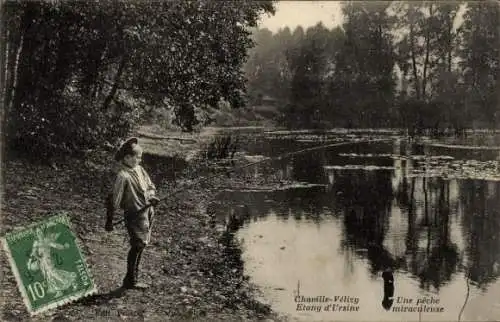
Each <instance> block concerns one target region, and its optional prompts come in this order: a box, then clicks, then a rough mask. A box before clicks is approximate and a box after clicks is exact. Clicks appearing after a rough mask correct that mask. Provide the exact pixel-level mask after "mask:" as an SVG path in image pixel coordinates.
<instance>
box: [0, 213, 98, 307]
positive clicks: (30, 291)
mask: <svg viewBox="0 0 500 322" xmlns="http://www.w3.org/2000/svg"><path fill="white" fill-rule="evenodd" d="M70 226H71V225H70V221H69V218H68V217H67V216H66V214H62V215H56V216H52V217H50V218H48V219H47V220H45V221H42V222H39V223H35V224H33V225H30V226H28V227H26V228H24V229H22V230H19V231H14V232H11V233H8V234H7V235H6V236H5V237H3V238H2V244H3V247H4V249H5V251H6V252H7V255H8V258H9V262H10V266H11V268H12V271H13V273H14V276H15V278H16V281H17V284H18V287H19V290H20V292H21V295H22V297H23V300H24V303H25V304H26V306H27V308H28V311H29V313H30V314H31V315H35V314H38V313H41V312H43V311H46V310H49V309H51V308H55V307H58V306H60V305H63V304H66V303H68V302H71V301H74V300H78V299H80V298H82V297H85V296H88V295H91V294H93V293H95V292H96V291H97V289H96V286H95V284H94V281H93V280H92V277H91V275H90V273H89V269H88V267H87V265H86V261H85V258H84V256H83V254H82V252H81V251H80V248H79V246H78V244H77V241H76V237H75V235H74V234H73V232H72V231H71V228H70Z"/></svg>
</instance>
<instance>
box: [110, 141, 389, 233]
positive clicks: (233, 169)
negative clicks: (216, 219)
mask: <svg viewBox="0 0 500 322" xmlns="http://www.w3.org/2000/svg"><path fill="white" fill-rule="evenodd" d="M386 141H392V139H372V140H360V141H348V142H339V143H332V144H325V145H319V146H314V147H311V148H307V149H301V150H298V151H293V152H288V153H283V154H281V155H278V156H275V157H270V158H266V159H264V160H259V161H255V162H250V163H247V164H245V165H242V166H238V167H234V168H232V169H228V170H226V171H225V172H224V173H218V174H214V175H210V176H207V177H202V178H200V179H199V180H196V181H195V182H191V183H190V184H188V185H187V186H184V187H182V188H180V189H177V190H174V191H173V192H171V193H169V194H167V195H165V196H163V197H161V198H159V201H158V203H160V202H162V201H165V200H166V199H167V198H169V197H172V196H173V195H176V194H178V193H180V192H183V191H185V190H186V189H188V188H190V187H193V186H195V185H197V184H200V183H203V182H206V181H208V180H211V179H214V178H218V177H222V176H227V175H229V174H230V173H232V172H236V171H239V170H242V169H245V168H248V167H251V166H254V165H258V164H261V163H264V162H269V161H279V160H284V159H287V158H289V157H291V156H294V155H298V154H303V153H307V152H311V151H315V150H321V149H327V148H333V147H339V146H343V145H349V144H359V143H374V142H386ZM151 206H153V205H152V204H147V205H145V206H144V207H142V208H141V209H139V210H138V211H137V212H141V211H144V210H146V209H148V208H149V207H151ZM124 221H125V219H121V220H119V221H117V222H116V223H114V225H118V224H121V223H123V222H124Z"/></svg>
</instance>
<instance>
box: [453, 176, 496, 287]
mask: <svg viewBox="0 0 500 322" xmlns="http://www.w3.org/2000/svg"><path fill="white" fill-rule="evenodd" d="M499 188H500V187H499V184H498V183H496V182H487V181H479V180H466V181H465V182H464V183H463V185H462V186H461V194H462V196H463V198H462V199H463V209H464V215H463V227H464V233H465V234H464V235H465V236H464V238H465V239H466V240H467V241H468V246H467V250H466V251H467V258H468V263H467V266H468V269H469V271H470V279H471V280H472V281H474V282H475V283H476V284H477V285H478V286H479V287H480V288H483V289H485V288H486V287H487V285H488V284H490V283H492V282H493V281H495V280H496V279H497V278H498V276H499V275H500V270H499V266H500V213H499V212H500V211H499V208H500V189H499Z"/></svg>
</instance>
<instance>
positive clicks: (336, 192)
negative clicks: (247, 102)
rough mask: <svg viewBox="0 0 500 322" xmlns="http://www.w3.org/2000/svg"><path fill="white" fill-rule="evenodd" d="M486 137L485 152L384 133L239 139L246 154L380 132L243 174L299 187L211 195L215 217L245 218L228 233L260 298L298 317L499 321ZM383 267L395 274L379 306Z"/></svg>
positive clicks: (496, 208) (495, 190)
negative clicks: (390, 290) (240, 214)
mask: <svg viewBox="0 0 500 322" xmlns="http://www.w3.org/2000/svg"><path fill="white" fill-rule="evenodd" d="M488 135H490V136H491V137H490V138H486V139H484V138H483V139H481V140H479V141H480V142H487V147H492V148H491V149H489V148H487V147H486V148H484V149H473V148H466V146H470V144H473V143H477V140H476V141H474V140H471V139H470V138H469V139H467V140H463V141H461V142H460V141H453V142H451V141H450V140H441V141H439V142H437V141H433V140H430V139H429V140H423V141H422V142H420V143H415V142H410V141H408V140H406V139H405V138H402V137H399V136H398V135H397V134H395V133H392V132H390V131H388V132H373V133H372V132H371V133H362V132H359V133H356V132H355V133H344V132H340V131H339V132H335V131H332V132H328V133H326V134H325V133H322V134H318V133H314V132H267V133H264V134H262V133H261V134H260V135H257V134H255V135H249V136H248V135H247V141H246V145H245V146H244V148H245V150H246V151H245V152H246V153H248V154H251V155H264V156H268V157H273V156H276V155H279V154H281V153H285V152H290V151H296V150H299V149H301V148H307V147H310V146H313V145H314V144H316V145H318V144H325V143H331V142H345V141H347V140H356V139H359V138H367V137H374V136H375V137H378V138H386V139H388V140H387V141H385V142H381V143H362V142H355V143H352V144H348V145H344V146H340V147H331V148H328V149H320V150H315V151H313V152H310V153H306V154H302V155H297V156H294V157H293V158H289V159H284V160H279V161H271V162H267V163H263V164H261V165H259V166H256V167H254V168H251V169H248V170H247V171H248V172H249V173H250V174H251V175H258V174H260V175H263V176H268V175H273V176H275V177H276V176H277V177H279V178H282V179H283V180H287V181H294V182H300V183H308V185H304V184H302V185H299V184H297V185H291V186H286V187H285V188H282V189H253V190H250V189H249V190H231V189H228V190H225V191H222V192H221V193H220V195H219V197H218V199H219V200H220V201H221V202H223V203H224V205H225V206H224V207H221V208H220V210H219V211H220V212H221V213H228V212H233V213H234V212H237V211H240V212H241V209H244V210H245V211H246V212H247V214H248V215H247V216H246V218H247V220H245V222H244V223H243V225H242V227H241V228H240V229H239V230H238V231H237V233H236V235H235V238H237V240H238V241H239V242H240V244H241V247H242V250H243V255H242V256H243V260H244V262H245V273H246V274H247V275H248V276H249V277H250V280H251V282H252V283H254V284H255V285H257V286H258V288H259V289H260V291H261V296H262V301H264V302H267V303H269V304H270V305H271V307H272V308H273V310H275V311H276V312H278V313H280V314H283V315H286V316H288V317H290V318H291V319H293V320H299V321H313V320H317V321H334V320H356V321H360V320H363V321H400V320H414V321H419V320H422V321H451V320H454V321H456V320H458V319H459V318H460V319H461V320H462V321H483V320H488V319H489V320H491V319H496V318H498V317H500V300H499V299H500V281H499V280H498V276H499V275H500V181H499V178H498V173H499V165H500V162H499V160H500V154H499V152H500V151H499V150H497V149H495V148H494V147H495V146H499V145H498V143H499V142H500V140H498V137H497V136H496V135H494V134H488V133H486V134H484V135H483V137H486V136H488ZM471 142H472V143H471ZM460 144H462V146H457V145H460ZM464 145H465V146H464ZM384 272H392V274H393V277H394V294H393V301H389V302H388V299H387V298H386V299H385V301H384V302H385V303H384V304H385V306H386V308H384V307H383V305H382V302H383V300H384V279H383V277H382V274H383V273H384ZM389 306H390V307H389ZM417 308H420V309H417ZM332 310H333V311H332Z"/></svg>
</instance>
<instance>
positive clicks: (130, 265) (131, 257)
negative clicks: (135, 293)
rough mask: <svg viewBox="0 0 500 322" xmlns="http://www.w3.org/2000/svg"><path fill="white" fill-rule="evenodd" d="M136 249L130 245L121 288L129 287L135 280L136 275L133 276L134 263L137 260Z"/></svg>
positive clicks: (131, 286) (132, 286)
mask: <svg viewBox="0 0 500 322" xmlns="http://www.w3.org/2000/svg"><path fill="white" fill-rule="evenodd" d="M137 255H138V252H137V250H136V249H135V248H134V247H132V248H130V251H129V252H128V256H127V275H125V278H124V279H123V288H126V289H131V288H134V285H135V284H136V282H137V277H136V276H135V263H136V261H137Z"/></svg>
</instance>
